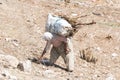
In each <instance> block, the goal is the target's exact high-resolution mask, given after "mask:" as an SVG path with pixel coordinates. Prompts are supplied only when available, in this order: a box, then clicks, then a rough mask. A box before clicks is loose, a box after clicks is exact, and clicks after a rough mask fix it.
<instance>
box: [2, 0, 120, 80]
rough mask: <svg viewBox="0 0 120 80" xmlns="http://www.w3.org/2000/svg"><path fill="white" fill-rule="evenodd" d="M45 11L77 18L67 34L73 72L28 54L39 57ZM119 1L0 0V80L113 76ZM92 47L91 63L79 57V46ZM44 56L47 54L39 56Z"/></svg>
mask: <svg viewBox="0 0 120 80" xmlns="http://www.w3.org/2000/svg"><path fill="white" fill-rule="evenodd" d="M48 13H55V14H57V13H63V14H67V15H77V16H79V17H80V18H79V22H80V23H88V22H91V21H95V22H96V24H92V25H81V26H79V27H80V29H79V31H78V32H77V33H76V34H75V36H74V37H73V46H74V52H75V57H76V59H75V70H74V72H72V73H70V72H66V71H65V70H64V68H65V64H64V63H63V60H62V58H59V59H58V60H57V62H56V64H57V65H59V66H60V67H59V66H45V65H42V64H37V63H34V62H31V61H30V60H29V59H28V58H35V57H37V56H39V55H40V54H41V52H42V50H43V48H44V46H45V41H44V40H43V39H42V38H41V36H42V34H43V33H44V29H45V23H46V18H47V14H48ZM119 15H120V1H119V0H71V2H70V3H68V4H66V5H65V3H64V1H62V0H49V1H48V0H0V80H56V79H57V80H119V79H120V76H119V74H120V16H119ZM88 47H94V49H95V51H96V52H97V59H98V61H97V62H96V64H94V63H90V62H86V61H85V60H83V59H81V58H80V52H79V51H80V50H83V49H86V48H88ZM45 57H47V58H49V53H48V54H46V55H45Z"/></svg>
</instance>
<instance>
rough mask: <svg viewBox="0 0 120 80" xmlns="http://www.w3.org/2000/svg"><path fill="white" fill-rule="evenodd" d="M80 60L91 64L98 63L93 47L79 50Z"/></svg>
mask: <svg viewBox="0 0 120 80" xmlns="http://www.w3.org/2000/svg"><path fill="white" fill-rule="evenodd" d="M80 58H81V59H84V60H86V61H87V62H92V63H96V62H97V61H98V55H97V53H96V51H95V49H94V48H93V47H88V48H86V49H83V50H80Z"/></svg>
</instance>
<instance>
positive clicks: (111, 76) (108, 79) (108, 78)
mask: <svg viewBox="0 0 120 80" xmlns="http://www.w3.org/2000/svg"><path fill="white" fill-rule="evenodd" d="M106 80H116V78H115V77H114V75H112V74H108V75H107V78H106Z"/></svg>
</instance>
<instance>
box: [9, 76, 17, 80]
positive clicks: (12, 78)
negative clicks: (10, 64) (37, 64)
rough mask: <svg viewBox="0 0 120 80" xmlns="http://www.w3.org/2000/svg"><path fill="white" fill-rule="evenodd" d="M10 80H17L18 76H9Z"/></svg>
mask: <svg viewBox="0 0 120 80" xmlns="http://www.w3.org/2000/svg"><path fill="white" fill-rule="evenodd" d="M9 80H17V77H16V76H9Z"/></svg>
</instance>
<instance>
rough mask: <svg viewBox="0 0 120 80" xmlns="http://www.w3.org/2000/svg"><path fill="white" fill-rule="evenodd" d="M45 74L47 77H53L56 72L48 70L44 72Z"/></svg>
mask: <svg viewBox="0 0 120 80" xmlns="http://www.w3.org/2000/svg"><path fill="white" fill-rule="evenodd" d="M43 76H44V77H47V78H53V77H55V76H56V74H55V73H54V71H52V70H46V71H44V72H43Z"/></svg>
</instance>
